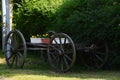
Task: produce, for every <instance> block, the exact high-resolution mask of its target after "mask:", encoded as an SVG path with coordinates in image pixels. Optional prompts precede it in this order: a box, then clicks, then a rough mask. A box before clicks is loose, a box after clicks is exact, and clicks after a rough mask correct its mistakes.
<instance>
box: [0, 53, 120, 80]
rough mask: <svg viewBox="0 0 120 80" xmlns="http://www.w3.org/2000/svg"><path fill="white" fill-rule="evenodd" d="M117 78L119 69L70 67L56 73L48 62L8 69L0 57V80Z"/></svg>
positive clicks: (107, 79) (102, 79)
mask: <svg viewBox="0 0 120 80" xmlns="http://www.w3.org/2000/svg"><path fill="white" fill-rule="evenodd" d="M0 55H3V54H0ZM28 57H29V56H28ZM28 59H30V58H28ZM38 59H39V58H38ZM33 61H34V60H33ZM77 68H80V66H77ZM119 78H120V71H108V70H106V71H105V70H80V69H78V70H74V69H72V70H71V71H69V72H68V73H57V72H54V71H52V70H51V69H50V68H49V65H48V64H42V63H39V64H27V63H26V64H25V66H24V68H23V69H10V68H8V67H7V65H6V63H5V59H4V56H1V57H0V80H119Z"/></svg>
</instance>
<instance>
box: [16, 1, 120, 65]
mask: <svg viewBox="0 0 120 80" xmlns="http://www.w3.org/2000/svg"><path fill="white" fill-rule="evenodd" d="M15 5H17V6H16V7H17V8H15V9H16V10H15V13H14V23H15V28H17V29H19V30H20V31H22V33H23V34H24V36H25V38H26V39H27V40H29V37H30V36H31V35H36V34H41V33H45V32H46V31H47V30H51V29H52V30H55V31H58V32H65V33H67V34H69V35H70V36H71V37H72V38H73V39H74V42H75V43H80V42H82V41H85V42H86V43H87V41H88V40H90V41H94V40H98V39H99V40H106V41H107V42H108V45H109V48H110V58H109V59H110V60H112V59H113V57H116V56H120V55H119V53H120V51H119V48H120V38H119V36H120V0H22V2H20V3H19V4H16V3H15ZM113 63H114V62H113ZM111 64H112V63H111Z"/></svg>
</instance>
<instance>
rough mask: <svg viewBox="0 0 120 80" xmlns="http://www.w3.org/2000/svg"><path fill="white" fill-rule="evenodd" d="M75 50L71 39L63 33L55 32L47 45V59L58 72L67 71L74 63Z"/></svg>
mask: <svg viewBox="0 0 120 80" xmlns="http://www.w3.org/2000/svg"><path fill="white" fill-rule="evenodd" d="M75 59H76V50H75V46H74V43H73V41H72V39H71V38H70V37H69V36H68V35H67V34H64V33H57V34H56V35H54V36H53V37H52V38H51V41H50V44H49V46H48V61H49V63H50V66H51V67H52V68H53V69H54V70H55V71H58V72H67V71H68V70H70V69H71V67H72V66H73V65H74V63H75Z"/></svg>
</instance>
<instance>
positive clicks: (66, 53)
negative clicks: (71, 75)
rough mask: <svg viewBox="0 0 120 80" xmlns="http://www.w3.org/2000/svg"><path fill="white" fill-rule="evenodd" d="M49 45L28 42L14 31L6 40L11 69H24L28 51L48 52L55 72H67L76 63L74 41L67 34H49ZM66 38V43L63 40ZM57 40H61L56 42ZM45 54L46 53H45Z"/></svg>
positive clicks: (7, 60) (7, 56)
mask: <svg viewBox="0 0 120 80" xmlns="http://www.w3.org/2000/svg"><path fill="white" fill-rule="evenodd" d="M47 33H48V35H49V36H51V35H53V36H52V37H50V42H49V43H48V44H43V43H30V42H26V41H25V38H24V36H23V34H22V33H21V32H20V31H19V30H12V31H10V32H9V33H8V35H7V36H6V39H5V48H4V49H5V50H4V52H5V58H6V62H7V65H8V66H9V67H15V68H22V67H23V66H24V64H25V61H26V57H27V50H46V51H47V53H44V54H47V58H48V61H49V64H50V66H51V67H52V69H53V70H55V71H59V72H67V71H68V70H70V69H71V67H72V66H73V65H74V63H75V59H76V50H75V45H74V43H73V41H72V39H71V38H70V37H69V36H68V35H67V34H65V33H55V32H53V31H49V32H47ZM62 38H64V41H62V40H61V39H62ZM56 39H59V43H58V41H56ZM53 42H54V43H53ZM43 52H44V51H43Z"/></svg>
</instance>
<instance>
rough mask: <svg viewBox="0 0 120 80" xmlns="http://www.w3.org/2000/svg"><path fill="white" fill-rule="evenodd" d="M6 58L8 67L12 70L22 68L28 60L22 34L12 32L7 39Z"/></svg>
mask: <svg viewBox="0 0 120 80" xmlns="http://www.w3.org/2000/svg"><path fill="white" fill-rule="evenodd" d="M4 49H5V50H4V52H5V58H6V62H7V65H8V66H9V67H10V68H12V67H14V68H22V67H23V65H24V63H25V59H26V52H27V50H26V42H25V39H24V37H23V35H22V33H21V32H20V31H18V30H12V31H10V32H9V33H8V35H7V36H6V39H5V48H4Z"/></svg>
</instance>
